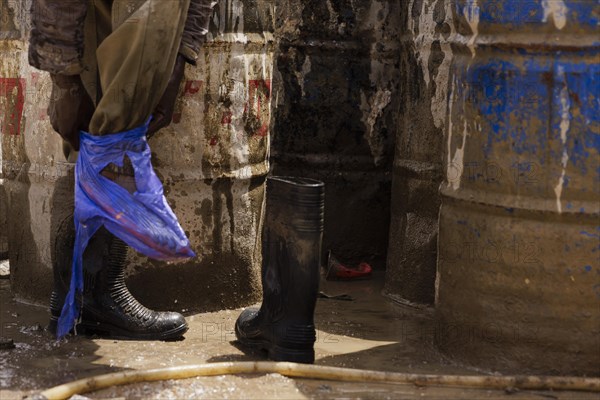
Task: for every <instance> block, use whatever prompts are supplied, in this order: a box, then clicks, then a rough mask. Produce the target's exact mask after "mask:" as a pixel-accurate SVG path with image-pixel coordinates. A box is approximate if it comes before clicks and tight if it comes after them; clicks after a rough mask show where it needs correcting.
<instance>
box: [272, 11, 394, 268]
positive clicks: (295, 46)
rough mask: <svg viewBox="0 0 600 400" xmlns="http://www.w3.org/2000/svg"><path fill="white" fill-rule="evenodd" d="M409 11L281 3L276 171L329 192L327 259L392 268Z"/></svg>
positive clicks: (273, 159) (326, 218)
mask: <svg viewBox="0 0 600 400" xmlns="http://www.w3.org/2000/svg"><path fill="white" fill-rule="evenodd" d="M398 3H399V2H397V1H388V0H376V1H365V0H361V1H350V0H341V1H322V0H285V1H280V2H278V6H277V18H276V21H277V26H276V36H277V40H278V49H277V60H276V61H277V71H276V78H277V80H278V81H277V82H278V83H277V85H276V86H275V87H276V88H277V89H278V90H277V92H276V98H277V107H276V109H275V114H274V118H275V121H274V122H275V129H274V138H273V156H272V161H273V166H274V168H273V171H274V173H275V174H282V175H283V174H291V175H300V176H307V177H312V178H315V179H320V180H323V181H325V183H326V210H325V234H324V246H323V248H324V251H326V250H329V249H332V250H333V251H334V253H335V254H336V255H338V256H339V257H340V258H342V259H343V260H348V261H358V260H362V259H366V260H368V261H372V262H374V263H375V265H376V266H379V267H381V268H383V266H384V264H385V255H386V252H387V242H388V233H389V199H390V188H391V165H392V158H393V144H394V138H395V131H396V125H397V122H398V114H397V112H396V111H397V109H398V104H399V101H400V97H399V96H398V89H399V75H400V72H401V69H400V65H399V63H398V59H399V43H398V41H397V36H398V28H399V26H400V24H399V19H398V16H399V12H398V11H399V10H398V9H399V4H398Z"/></svg>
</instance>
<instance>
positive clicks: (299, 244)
mask: <svg viewBox="0 0 600 400" xmlns="http://www.w3.org/2000/svg"><path fill="white" fill-rule="evenodd" d="M324 202H325V185H324V184H323V183H322V182H319V181H314V180H311V179H302V178H289V177H273V178H269V179H268V180H267V200H266V210H265V221H264V228H263V239H262V240H263V243H262V255H263V262H262V285H263V302H262V305H261V307H260V309H259V308H249V309H247V310H244V311H243V312H242V314H241V315H240V316H239V317H238V319H237V321H236V324H235V334H236V337H237V339H238V341H239V342H240V343H241V344H242V345H245V346H249V347H253V348H258V349H262V350H266V351H267V352H268V355H269V358H270V359H272V360H275V361H291V362H300V363H313V362H314V360H315V352H314V343H315V340H316V331H315V325H314V311H315V305H316V301H317V295H318V292H319V269H320V265H321V241H322V237H323V218H324V205H325V204H324Z"/></svg>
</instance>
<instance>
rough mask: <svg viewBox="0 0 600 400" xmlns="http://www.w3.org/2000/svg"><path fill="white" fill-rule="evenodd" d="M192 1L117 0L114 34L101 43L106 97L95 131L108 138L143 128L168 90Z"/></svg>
mask: <svg viewBox="0 0 600 400" xmlns="http://www.w3.org/2000/svg"><path fill="white" fill-rule="evenodd" d="M188 7H189V0H133V1H132V0H114V1H112V10H111V24H112V32H111V33H110V34H109V35H108V36H107V37H106V38H103V40H102V41H101V42H100V43H99V44H98V48H97V50H96V54H95V55H96V60H97V66H98V77H99V81H100V87H99V89H100V90H101V97H100V100H99V102H98V104H97V107H96V111H95V113H94V115H93V117H92V121H91V123H90V133H91V134H94V135H106V134H111V133H119V132H123V131H126V130H130V129H133V128H136V127H139V126H141V125H143V124H144V123H145V122H146V121H147V120H148V118H149V117H150V115H151V113H152V111H153V110H154V108H155V107H156V105H157V104H158V102H159V100H160V98H161V97H162V94H163V92H164V90H165V88H166V87H167V84H168V82H169V78H170V77H171V73H172V71H173V67H174V65H175V60H176V57H177V53H178V51H179V44H180V42H181V35H182V33H183V28H184V25H185V19H186V17H187V11H188Z"/></svg>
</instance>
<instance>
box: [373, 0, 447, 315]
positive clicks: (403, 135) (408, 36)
mask: <svg viewBox="0 0 600 400" xmlns="http://www.w3.org/2000/svg"><path fill="white" fill-rule="evenodd" d="M452 3H453V2H452V1H449V0H410V1H403V2H401V4H402V6H401V8H400V10H399V13H400V26H401V28H402V30H401V34H400V36H399V39H398V40H399V41H400V44H401V48H402V54H401V56H400V62H401V64H400V69H401V71H402V79H401V88H400V95H401V101H400V102H399V104H400V108H399V117H398V126H397V129H396V134H397V140H396V154H395V161H394V169H393V171H394V173H393V186H392V212H391V227H390V241H389V254H388V265H387V273H386V282H385V288H384V293H385V294H386V295H388V296H390V297H391V298H393V299H396V300H399V301H408V302H414V303H425V304H433V301H434V293H435V290H434V284H435V274H436V258H437V252H436V246H437V237H438V236H437V235H438V222H437V221H438V212H439V206H440V198H439V194H438V188H439V185H440V182H441V179H442V140H443V136H444V131H445V128H446V123H447V118H446V114H447V105H448V102H447V97H448V87H449V83H450V81H449V72H450V68H449V67H450V64H451V62H452V58H453V52H452V48H451V44H450V36H451V33H452V31H453V29H454V28H453V24H452V16H453V14H452Z"/></svg>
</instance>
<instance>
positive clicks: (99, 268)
mask: <svg viewBox="0 0 600 400" xmlns="http://www.w3.org/2000/svg"><path fill="white" fill-rule="evenodd" d="M126 256H127V245H126V244H125V243H124V242H123V241H122V240H121V239H119V238H117V237H115V236H114V235H112V234H111V233H110V232H108V231H107V230H106V229H104V228H101V229H100V230H99V231H98V232H97V233H96V234H95V235H94V237H93V238H92V240H90V243H89V244H88V247H87V248H86V250H85V253H84V257H83V268H84V293H83V299H82V301H83V307H82V314H81V321H80V322H79V324H78V325H77V327H76V329H77V332H78V333H83V334H89V335H93V334H96V335H100V336H105V337H111V338H115V339H136V340H174V339H179V338H181V337H182V335H183V334H184V333H185V332H186V331H187V330H188V326H187V323H186V321H185V319H184V317H183V316H182V315H181V314H179V313H175V312H157V311H152V310H149V309H148V308H146V307H144V306H143V305H141V304H140V303H139V302H138V301H137V300H136V299H135V298H134V297H133V296H132V295H131V293H129V290H128V289H127V286H126V285H125V263H126ZM59 279H60V281H59V282H56V281H55V289H54V291H53V293H52V299H51V304H50V314H51V319H50V326H49V329H50V331H52V332H53V333H56V326H57V322H58V318H59V316H60V313H61V310H62V306H63V302H64V299H65V297H66V293H67V291H68V285H66V284H65V283H66V281H65V280H64V278H60V277H59Z"/></svg>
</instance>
